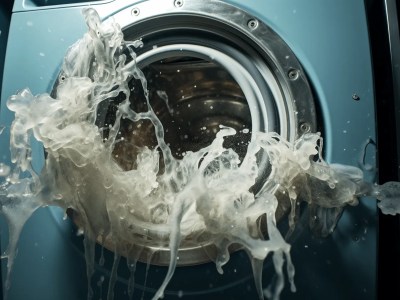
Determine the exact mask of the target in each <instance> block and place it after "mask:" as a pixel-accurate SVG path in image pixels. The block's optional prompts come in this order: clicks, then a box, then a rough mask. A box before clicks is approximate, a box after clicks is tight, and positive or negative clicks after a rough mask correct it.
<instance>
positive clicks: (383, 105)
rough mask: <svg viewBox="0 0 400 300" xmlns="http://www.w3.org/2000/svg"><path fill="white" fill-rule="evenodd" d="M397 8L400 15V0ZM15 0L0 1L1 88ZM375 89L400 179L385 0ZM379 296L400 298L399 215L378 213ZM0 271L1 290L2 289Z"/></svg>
mask: <svg viewBox="0 0 400 300" xmlns="http://www.w3.org/2000/svg"><path fill="white" fill-rule="evenodd" d="M397 4H398V7H397V12H398V14H397V15H398V16H399V15H400V14H399V12H400V3H399V2H398V3H397ZM12 5H13V1H12V0H1V2H0V18H1V19H0V30H1V35H0V92H1V84H2V78H3V66H4V60H5V49H6V46H7V35H8V26H9V23H10V19H11V10H12ZM366 7H367V14H368V24H369V31H370V40H371V51H372V57H373V70H374V81H375V93H376V109H377V132H378V149H379V150H380V151H378V166H379V174H378V175H379V182H381V183H383V182H387V181H399V180H400V178H399V160H400V158H399V157H397V153H398V147H400V132H396V113H395V111H396V108H400V99H395V97H394V90H393V88H394V87H395V85H396V84H400V83H394V82H393V79H392V66H391V60H390V46H389V37H388V32H387V23H386V14H385V6H384V0H366ZM377 278H378V295H377V299H387V298H388V297H387V296H388V295H390V299H400V287H399V286H400V216H395V217H394V216H385V215H382V214H380V215H379V237H378V274H377ZM1 284H2V280H1V272H0V291H2V286H1ZM0 299H2V293H0Z"/></svg>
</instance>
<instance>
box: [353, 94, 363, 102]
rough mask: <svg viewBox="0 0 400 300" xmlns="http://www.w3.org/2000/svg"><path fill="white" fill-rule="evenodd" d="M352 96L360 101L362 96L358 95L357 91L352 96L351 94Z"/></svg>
mask: <svg viewBox="0 0 400 300" xmlns="http://www.w3.org/2000/svg"><path fill="white" fill-rule="evenodd" d="M351 98H353V100H355V101H360V99H361V98H360V96H358V95H357V94H356V93H354V94H353V95H352V96H351Z"/></svg>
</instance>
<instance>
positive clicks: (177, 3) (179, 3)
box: [174, 0, 183, 7]
mask: <svg viewBox="0 0 400 300" xmlns="http://www.w3.org/2000/svg"><path fill="white" fill-rule="evenodd" d="M174 5H175V7H182V6H183V0H175V1H174Z"/></svg>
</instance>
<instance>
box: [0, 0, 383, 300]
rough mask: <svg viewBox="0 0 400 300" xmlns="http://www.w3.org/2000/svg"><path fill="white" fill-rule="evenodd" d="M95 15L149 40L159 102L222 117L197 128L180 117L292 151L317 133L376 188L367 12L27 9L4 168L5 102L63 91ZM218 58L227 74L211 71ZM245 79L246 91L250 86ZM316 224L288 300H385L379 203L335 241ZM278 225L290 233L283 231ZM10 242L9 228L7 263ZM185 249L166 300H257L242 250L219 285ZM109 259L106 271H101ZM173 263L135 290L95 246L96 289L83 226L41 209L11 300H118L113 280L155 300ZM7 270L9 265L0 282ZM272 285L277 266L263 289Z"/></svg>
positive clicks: (25, 241) (35, 0) (124, 293)
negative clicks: (65, 69)
mask: <svg viewBox="0 0 400 300" xmlns="http://www.w3.org/2000/svg"><path fill="white" fill-rule="evenodd" d="M89 6H90V7H91V8H94V9H95V10H96V11H97V12H98V14H99V15H100V17H101V19H102V20H107V19H110V18H113V19H114V20H115V22H117V23H118V24H119V25H120V26H121V28H122V30H123V32H124V35H125V39H127V40H137V39H141V40H142V42H143V47H142V48H139V49H138V50H137V51H138V61H140V66H141V68H143V69H144V70H145V71H146V75H147V76H148V80H149V82H154V90H162V91H165V92H166V93H167V94H168V97H169V99H176V100H172V101H176V102H175V104H176V105H178V106H179V104H180V103H181V102H180V101H181V99H183V98H185V99H186V100H187V99H188V98H189V100H190V101H192V102H191V103H192V104H193V105H200V104H201V105H209V104H212V105H213V106H214V111H215V112H216V113H215V114H213V115H211V116H210V115H207V116H202V112H201V111H202V110H201V108H200V109H198V110H196V113H195V115H194V114H190V112H186V111H185V110H184V109H183V108H182V111H181V115H182V116H183V117H182V118H186V119H185V120H187V119H191V118H195V117H199V115H200V118H199V119H200V121H199V122H200V123H199V125H198V126H200V127H202V126H206V125H207V126H211V125H210V124H217V125H218V124H220V123H221V122H222V121H221V120H223V122H225V123H228V124H229V125H230V126H232V127H235V126H238V128H240V127H241V126H249V127H251V128H252V130H254V131H256V130H260V131H278V132H279V133H280V134H281V135H283V136H284V137H285V138H287V139H288V140H291V141H293V140H294V139H295V138H296V137H298V136H300V135H301V134H303V133H305V132H308V131H313V132H317V131H319V132H321V135H322V136H323V138H324V157H325V159H326V161H327V162H329V163H339V164H346V165H352V166H357V167H360V168H362V169H363V170H364V173H365V178H366V179H367V180H368V181H375V180H376V157H375V151H376V146H375V145H376V120H375V115H376V114H375V105H376V103H375V95H374V83H373V72H372V58H371V49H370V41H369V32H368V23H367V11H366V4H365V3H364V1H363V0H354V1H347V0H337V1H320V0H301V1H299V0H296V1H295V0H268V1H265V0H251V1H241V0H226V1H222V0H204V1H199V0H197V1H196V0H148V1H133V0H98V1H90V2H85V1H80V0H16V1H15V2H14V7H13V12H12V18H11V23H10V31H9V36H8V43H7V53H6V59H5V66H4V77H3V85H2V92H1V124H3V125H4V126H5V129H4V131H3V133H2V135H1V136H0V138H1V141H0V142H1V157H2V159H3V161H7V160H9V157H10V156H9V154H8V149H7V147H8V146H7V145H8V144H9V142H8V141H9V128H10V124H11V122H12V120H13V115H12V113H11V112H10V111H9V110H8V109H7V107H6V101H7V99H8V98H9V97H10V96H11V95H13V94H15V93H16V92H17V91H19V90H21V89H23V88H25V87H28V88H29V89H30V90H31V91H32V93H33V94H39V93H50V94H51V93H52V92H53V90H54V88H55V86H56V85H57V82H58V80H59V72H60V68H61V65H62V63H63V58H64V55H65V53H66V52H67V50H68V48H69V47H70V45H72V44H73V43H75V42H76V41H77V40H78V39H79V38H81V37H82V36H83V34H84V33H85V32H86V31H87V28H86V24H85V21H84V18H83V17H82V9H84V8H88V7H89ZM182 48H183V49H182ZM210 53H212V55H214V54H215V59H216V61H217V62H213V61H212V60H211V61H210V59H207V57H208V58H209V57H210ZM235 72H239V73H237V74H239V75H235V76H236V77H235V76H234V73H235ZM160 74H163V75H162V76H161V75H160ZM233 77H234V78H235V79H236V81H235V80H234V79H233ZM149 78H150V79H149ZM238 78H245V79H243V80H247V81H245V82H244V83H243V85H241V84H238V83H237V81H238ZM194 85H197V87H196V88H197V90H194V89H193V88H194ZM244 85H248V86H251V87H252V88H253V89H256V90H257V91H258V94H257V97H255V98H254V99H253V100H251V101H250V100H249V99H246V97H245V95H244V92H243V91H242V89H243V88H244ZM210 93H211V94H210ZM156 94H157V93H156ZM210 95H211V96H210ZM185 103H186V102H185ZM181 107H183V106H181ZM226 115H230V117H229V118H227V119H225V117H226ZM182 122H183V121H182ZM176 130H177V131H178V132H179V134H178V135H185V134H186V131H185V132H184V131H179V130H181V128H178V129H176ZM182 130H183V129H182ZM185 130H189V129H187V128H186V129H185ZM189 131H190V130H189ZM189 134H193V133H190V132H189ZM171 139H173V136H172V137H171ZM177 143H178V142H177ZM179 145H180V146H182V147H187V148H186V149H191V148H190V147H192V145H191V144H190V145H189V144H185V143H184V142H182V143H181V144H179ZM32 150H33V164H34V168H35V169H36V170H40V168H41V167H42V165H43V161H44V155H45V154H44V151H43V147H42V146H41V145H40V144H39V143H37V144H34V146H33V149H32ZM307 214H310V212H307V211H305V212H304V215H303V216H302V219H304V220H305V221H304V222H303V221H300V222H299V223H298V226H297V227H296V230H295V232H294V233H293V234H292V235H291V237H290V238H291V243H292V249H291V254H292V260H293V263H294V265H295V269H296V273H295V284H296V288H297V291H296V292H295V293H293V292H291V291H290V289H289V288H288V286H289V285H288V283H286V287H285V289H284V290H283V292H282V294H281V299H321V298H324V299H375V298H376V292H377V287H376V285H377V275H376V274H377V210H376V203H375V201H372V200H371V199H364V200H362V201H360V203H359V205H358V206H355V207H346V209H345V210H344V211H343V213H341V214H340V215H339V216H338V217H339V218H340V219H339V221H338V224H337V226H336V228H335V230H334V231H333V233H331V234H329V235H328V234H324V233H323V232H321V230H318V229H317V230H315V231H314V232H312V231H311V230H310V229H309V227H308V221H307V220H308V219H307V216H308V215H307ZM303 217H304V218H303ZM333 225H334V224H332V226H333ZM281 226H282V230H285V229H284V227H285V224H282V225H281ZM321 235H323V236H321ZM7 243H8V233H7V224H6V222H5V220H4V219H2V220H1V247H2V252H3V251H4V249H5V247H6V245H7ZM159 250H160V251H159V252H160V253H163V251H164V252H165V253H168V249H159ZM183 250H185V249H183ZM183 250H182V251H183ZM186 250H187V252H184V251H183V252H182V258H183V259H182V266H180V267H178V268H177V270H176V271H175V274H174V277H173V279H172V281H171V282H170V284H169V285H168V287H167V290H166V293H165V298H166V299H177V298H186V299H257V298H259V296H258V294H257V290H256V287H255V284H254V279H253V275H252V268H251V263H250V261H249V259H248V257H247V255H246V253H244V252H243V251H236V252H233V253H232V254H231V260H230V261H229V263H228V264H227V265H226V266H225V267H224V275H219V274H218V272H217V271H216V268H215V264H214V263H211V262H207V261H206V260H207V259H205V258H204V256H202V255H201V253H200V252H199V251H198V249H194V250H193V249H192V250H191V249H186ZM151 253H152V252H151V251H149V252H146V251H144V254H143V255H144V256H146V255H147V256H150V255H151ZM185 253H186V254H185ZM103 256H104V258H105V262H104V264H102V263H99V260H101V257H103ZM165 257H168V256H166V255H163V254H161V255H158V256H156V257H155V258H151V260H150V264H146V263H138V264H137V266H136V271H135V282H134V283H133V284H132V283H131V282H129V268H128V266H129V264H127V262H126V260H125V259H124V258H121V262H120V264H119V268H118V270H117V275H114V273H113V272H112V270H111V266H112V263H113V260H114V256H113V253H112V252H110V251H108V250H107V249H103V250H102V249H101V247H100V246H98V249H96V261H97V263H96V266H95V273H94V275H93V276H92V277H91V280H90V282H88V278H87V276H86V267H85V254H84V250H83V245H82V236H79V235H78V234H77V232H76V226H75V225H74V224H73V222H72V221H71V220H70V218H65V217H64V212H63V211H61V210H60V209H57V208H53V207H46V208H40V209H38V210H37V211H36V212H35V213H34V214H33V216H32V217H31V218H30V219H29V220H28V222H27V223H26V224H25V226H24V229H23V231H22V234H21V237H20V240H19V243H18V255H17V258H16V260H15V264H14V267H13V271H12V275H11V287H10V289H9V290H8V292H7V293H8V299H9V300H19V299H42V300H47V299H49V300H50V299H51V300H54V299H58V300H64V299H65V300H67V299H68V300H69V299H86V298H87V291H88V285H89V286H91V287H92V289H93V291H94V298H93V299H113V298H112V296H111V295H107V290H108V286H107V283H108V281H109V280H110V277H112V276H116V277H117V279H116V285H115V288H114V299H129V298H130V297H132V298H133V299H150V298H151V297H152V296H153V295H154V293H155V291H156V290H157V288H158V287H159V285H160V284H161V282H162V280H163V278H164V276H165V274H166V270H167V268H166V267H165V266H163V265H165ZM148 258H149V257H148ZM144 260H146V259H144ZM6 265H7V263H6V261H4V260H3V261H2V275H3V281H4V280H5V276H6ZM274 280H276V279H275V277H274V271H273V266H272V264H271V261H270V260H268V259H267V260H266V261H265V264H264V270H263V286H264V287H267V286H268V284H269V283H270V282H273V281H274ZM132 287H134V289H132Z"/></svg>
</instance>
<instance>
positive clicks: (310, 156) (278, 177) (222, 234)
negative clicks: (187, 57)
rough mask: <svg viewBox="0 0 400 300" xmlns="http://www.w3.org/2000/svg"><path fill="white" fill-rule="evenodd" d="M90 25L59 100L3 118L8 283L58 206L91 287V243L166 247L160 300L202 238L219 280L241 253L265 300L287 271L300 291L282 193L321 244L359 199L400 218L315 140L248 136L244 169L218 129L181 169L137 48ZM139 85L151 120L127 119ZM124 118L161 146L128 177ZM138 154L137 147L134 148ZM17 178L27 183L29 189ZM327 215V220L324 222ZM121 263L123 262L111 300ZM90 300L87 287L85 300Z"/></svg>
mask: <svg viewBox="0 0 400 300" xmlns="http://www.w3.org/2000/svg"><path fill="white" fill-rule="evenodd" d="M84 16H85V19H86V22H87V25H88V27H89V31H88V33H86V34H85V36H84V37H83V38H82V39H81V40H80V41H78V42H77V43H76V44H74V45H73V46H72V47H71V48H70V49H69V51H68V53H67V55H66V57H65V61H64V64H63V67H62V70H61V75H60V78H59V85H58V87H57V91H56V97H55V98H52V97H50V96H49V95H48V94H43V95H38V96H33V95H32V94H31V92H30V91H29V90H28V89H25V90H23V91H21V92H20V93H18V94H16V95H14V96H12V97H11V98H10V99H9V101H8V108H9V109H10V110H12V111H13V112H14V113H15V120H14V121H13V124H12V128H11V139H10V148H11V158H12V162H13V164H14V167H13V169H12V170H8V169H6V166H5V165H4V164H2V165H1V168H2V170H3V173H1V174H3V175H0V176H6V178H7V180H6V182H5V183H4V184H3V185H2V186H1V187H0V188H1V189H0V197H1V198H0V204H1V212H2V213H3V214H4V215H5V216H6V218H7V220H8V222H9V227H10V241H9V250H8V251H7V252H6V254H5V255H4V257H6V258H8V267H9V268H8V271H9V272H11V268H12V264H13V260H14V256H15V249H16V244H17V240H18V236H19V233H20V230H21V228H22V226H23V225H24V223H25V221H26V220H27V219H28V218H29V216H30V215H31V214H32V213H33V211H34V210H36V209H37V208H38V207H40V206H47V205H54V206H60V207H62V208H64V209H67V208H72V209H73V210H74V211H75V213H76V215H77V223H78V224H80V226H81V230H82V232H84V234H85V242H84V245H85V252H86V253H85V256H86V262H87V274H88V277H90V276H91V275H92V274H93V270H94V267H93V263H94V242H95V241H96V240H99V239H100V240H103V241H105V240H109V241H112V243H111V245H112V247H113V250H115V252H116V253H121V252H123V251H122V250H121V249H123V248H126V247H127V246H132V247H133V246H134V245H136V244H141V243H144V240H143V236H144V235H145V236H151V237H152V240H153V241H154V240H155V241H159V243H160V245H165V244H166V243H167V244H168V245H169V248H170V253H171V256H170V264H169V269H168V273H167V275H166V277H165V280H164V282H163V283H162V285H161V286H160V288H159V290H158V291H157V293H156V294H155V295H154V299H159V298H161V297H162V296H163V294H164V290H165V288H166V286H167V284H168V282H169V281H170V279H171V277H172V276H173V273H174V270H175V267H176V264H177V259H178V257H177V255H178V254H177V253H178V249H179V247H180V244H181V242H182V240H184V238H185V237H186V236H188V235H190V234H193V233H196V234H197V236H198V237H204V236H207V240H208V242H210V243H213V244H214V245H215V246H216V247H217V249H218V254H217V257H216V258H215V262H216V267H217V269H218V271H219V272H220V273H221V274H222V273H223V266H224V265H225V264H226V263H227V261H228V260H229V251H228V247H229V246H230V245H231V244H233V243H237V244H241V245H242V246H243V247H244V248H245V249H246V250H247V252H248V253H249V255H250V256H251V261H252V264H253V271H254V276H255V280H256V286H257V290H258V291H259V293H260V296H261V295H262V294H263V293H264V294H266V295H270V296H271V297H273V298H274V299H278V298H279V295H280V292H281V291H282V289H283V287H284V282H285V280H284V272H285V270H284V269H283V266H284V262H286V273H287V276H288V279H289V282H290V285H291V290H292V291H295V286H294V273H295V272H294V266H293V264H292V262H291V258H290V245H289V244H288V243H287V242H286V241H285V240H284V238H283V237H282V234H281V233H280V231H279V230H278V229H277V224H276V217H275V214H276V210H277V207H278V205H279V201H278V199H277V197H276V195H277V194H278V193H281V194H283V193H285V195H287V196H288V197H289V200H290V203H291V204H292V209H291V211H290V216H289V224H290V226H291V228H292V229H293V228H294V226H295V225H296V218H295V216H296V213H297V209H298V208H297V207H298V206H297V202H298V201H306V202H308V203H309V204H312V205H313V206H314V207H318V208H319V210H317V213H316V215H314V216H312V217H313V218H315V219H316V220H318V222H315V228H316V230H317V231H319V232H320V233H321V234H322V235H326V234H329V233H330V232H331V231H332V230H333V229H334V227H335V225H336V222H337V219H338V215H339V214H340V211H341V209H342V208H343V207H344V206H346V205H347V204H350V205H355V204H357V202H358V200H357V197H359V196H362V195H375V196H376V197H377V198H378V199H379V200H380V202H379V204H378V205H379V207H380V208H381V209H382V210H383V211H384V212H385V213H399V205H398V203H399V194H398V190H399V189H398V187H399V186H398V183H389V184H387V185H383V186H372V185H370V184H367V183H365V182H364V181H363V173H362V171H361V170H360V169H358V168H355V167H349V166H343V165H328V164H327V163H326V162H325V161H324V160H323V159H322V157H321V145H322V139H321V137H320V135H319V134H317V133H308V134H305V135H303V136H302V137H300V138H299V139H298V140H297V141H295V142H294V143H289V142H287V141H286V140H284V139H282V138H281V137H280V136H279V135H278V134H277V133H261V132H259V133H253V134H254V138H253V139H252V140H251V142H250V143H249V146H248V150H247V154H246V156H245V157H244V159H243V160H242V161H240V160H239V156H238V154H237V153H235V152H234V151H233V150H232V149H225V148H224V147H223V141H224V138H225V137H227V136H231V135H235V134H236V132H235V130H233V129H232V128H228V127H224V126H221V127H220V131H219V132H218V133H217V135H216V138H215V140H214V141H213V142H212V143H211V144H210V145H209V146H207V147H205V148H203V149H200V150H199V151H197V152H190V151H189V152H186V153H185V155H184V156H183V158H182V159H180V160H178V159H175V158H174V157H173V156H172V154H171V150H170V148H169V147H168V145H167V144H166V142H165V141H164V128H163V126H162V124H161V122H160V120H159V119H158V118H157V116H156V114H155V113H154V112H153V109H152V107H151V105H150V101H149V93H148V91H147V82H146V79H145V77H144V75H143V73H142V71H141V70H140V69H139V68H138V67H137V65H136V63H135V57H136V55H135V53H134V49H135V48H137V47H141V46H142V45H143V44H142V42H141V41H135V42H132V43H131V42H125V41H124V40H123V35H122V32H121V29H120V28H119V26H118V25H117V24H115V23H113V22H112V21H110V22H106V23H101V22H100V20H99V17H98V15H97V13H96V12H95V11H94V10H93V9H87V10H85V11H84ZM93 62H95V63H93ZM133 78H135V79H137V80H140V81H141V83H142V85H143V90H144V94H145V98H146V100H147V108H148V110H147V111H145V112H136V111H134V110H132V108H131V102H132V101H135V99H132V97H131V96H132V95H131V89H130V88H129V86H128V82H129V81H130V80H131V79H133ZM121 95H124V97H122V101H121V103H120V104H119V105H118V110H117V112H116V118H115V122H114V123H113V124H104V126H105V127H107V128H99V126H98V124H97V123H96V119H97V114H98V113H99V107H100V105H102V104H104V103H107V102H110V101H112V100H111V99H113V98H115V97H117V96H119V97H120V96H121ZM159 96H160V97H161V98H163V99H164V101H165V102H166V103H167V98H166V94H165V95H164V93H159ZM122 119H125V120H130V121H131V122H133V123H138V122H141V121H143V120H149V121H150V122H151V123H152V125H153V128H154V132H155V135H156V138H157V147H156V148H149V147H136V148H138V150H137V155H136V156H135V157H131V158H130V159H131V160H132V161H134V162H135V164H134V165H135V166H136V167H135V168H134V169H132V170H124V169H123V168H122V167H121V166H120V165H119V164H118V162H117V161H116V160H115V156H116V155H117V154H116V153H114V150H115V147H116V144H117V143H118V141H120V140H121V139H120V138H119V137H118V136H119V132H120V129H121V128H120V125H121V120H122ZM105 129H107V130H108V134H107V136H104V132H105ZM245 130H246V129H245ZM32 138H34V139H36V140H37V141H39V142H41V143H42V144H43V147H44V149H45V150H46V153H47V157H46V162H45V165H44V166H43V169H42V171H41V173H40V174H37V173H36V172H34V170H33V169H32V167H31V160H32V157H31V148H30V140H31V139H32ZM132 143H133V144H132V146H136V145H135V139H133V140H132ZM260 152H261V153H264V154H265V155H266V157H268V160H269V164H270V166H271V172H270V174H269V176H268V178H267V179H266V181H265V183H264V185H263V187H262V188H261V189H260V190H259V191H257V193H255V194H254V193H253V192H251V191H252V187H253V185H254V184H255V182H256V179H257V177H258V173H259V172H258V171H259V170H258V168H259V166H258V165H257V155H259V153H260ZM128 154H129V153H128ZM160 161H161V164H160ZM22 172H28V173H30V174H31V176H30V177H28V178H24V179H22V175H21V174H22ZM321 210H328V211H329V213H320V214H319V213H318V211H319V212H321ZM260 218H265V221H266V223H267V226H266V229H267V234H266V235H264V234H263V233H262V232H261V230H260V228H259V227H260V226H259V222H260ZM269 254H271V256H272V262H273V264H274V267H275V271H276V274H277V276H278V280H277V283H276V284H275V285H274V286H272V287H271V288H270V289H268V290H264V291H263V287H262V286H261V275H262V274H261V272H262V264H263V261H264V260H265V259H266V258H267V257H268V256H269ZM118 262H119V255H117V254H116V256H115V261H114V267H113V271H112V276H111V280H110V284H109V297H112V293H113V285H114V283H115V280H116V269H117V265H118ZM135 264H136V260H133V261H131V260H129V266H130V269H131V271H132V280H133V272H134V270H135ZM7 280H9V274H8V277H7ZM7 282H8V283H9V281H7ZM89 282H90V280H89ZM129 286H130V288H129V290H128V293H129V294H132V288H133V283H132V281H130V285H129ZM91 295H92V290H91V286H90V284H89V292H88V298H90V297H91Z"/></svg>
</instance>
